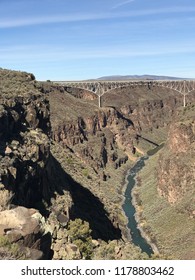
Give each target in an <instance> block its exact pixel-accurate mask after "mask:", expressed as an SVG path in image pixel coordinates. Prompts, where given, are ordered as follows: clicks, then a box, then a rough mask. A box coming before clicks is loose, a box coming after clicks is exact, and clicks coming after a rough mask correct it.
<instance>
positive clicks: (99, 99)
mask: <svg viewBox="0 0 195 280" xmlns="http://www.w3.org/2000/svg"><path fill="white" fill-rule="evenodd" d="M101 106H102V104H101V95H98V107H99V108H101Z"/></svg>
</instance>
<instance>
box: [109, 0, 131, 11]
mask: <svg viewBox="0 0 195 280" xmlns="http://www.w3.org/2000/svg"><path fill="white" fill-rule="evenodd" d="M134 1H135V0H126V1H123V2H120V3H118V4H116V5H115V6H113V7H112V9H117V8H119V7H122V6H125V5H127V4H129V3H131V2H134Z"/></svg>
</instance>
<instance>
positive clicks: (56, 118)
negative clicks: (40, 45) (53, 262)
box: [0, 69, 195, 259]
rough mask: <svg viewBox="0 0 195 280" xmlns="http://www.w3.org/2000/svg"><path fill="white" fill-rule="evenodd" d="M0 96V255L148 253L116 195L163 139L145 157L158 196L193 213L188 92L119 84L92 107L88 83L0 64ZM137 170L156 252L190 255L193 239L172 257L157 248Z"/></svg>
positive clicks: (194, 138) (193, 108)
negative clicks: (68, 83)
mask: <svg viewBox="0 0 195 280" xmlns="http://www.w3.org/2000/svg"><path fill="white" fill-rule="evenodd" d="M0 100H1V102H0V258H2V259H14V258H18V259H21V258H22V259H23V258H24V259H149V258H151V257H150V256H148V255H147V254H146V253H145V252H142V250H141V249H140V248H139V247H138V246H135V244H133V242H132V238H131V233H129V230H128V228H127V223H128V221H127V217H126V216H125V213H124V212H123V209H122V204H123V201H124V192H125V176H126V174H127V171H128V170H129V169H130V168H132V167H133V166H134V165H135V162H136V161H137V160H138V159H139V158H140V157H141V156H143V155H146V154H147V152H148V151H150V150H152V149H154V148H155V147H159V146H160V145H161V144H162V143H164V147H163V148H162V149H161V150H160V151H159V152H157V153H156V154H155V155H154V156H151V157H150V158H149V160H148V162H149V164H150V162H155V169H151V170H150V173H152V174H153V176H154V177H155V184H154V189H155V191H156V193H157V194H156V195H157V196H158V199H162V200H163V201H164V200H165V201H166V203H167V205H169V206H170V207H174V208H177V215H178V216H180V215H185V217H186V219H189V221H190V222H191V221H194V218H195V209H194V199H195V196H194V179H195V177H194V167H195V166H194V160H193V159H194V151H195V146H194V145H195V126H194V123H195V122H194V121H195V94H194V92H192V93H191V94H189V95H188V96H187V106H186V107H185V108H183V107H182V105H183V97H182V95H180V94H179V93H176V92H175V91H174V90H171V89H164V88H160V87H154V88H148V87H143V86H135V87H131V88H120V89H115V90H113V91H111V92H109V93H108V94H105V95H104V96H103V97H102V107H101V108H98V107H97V97H96V96H95V95H93V94H92V93H90V92H88V91H86V90H81V89H74V88H69V89H67V88H66V87H64V86H63V85H60V84H56V83H55V84H54V83H52V82H50V81H47V82H39V81H36V79H35V76H34V75H33V74H30V73H26V72H19V71H11V70H5V69H0ZM146 168H149V167H147V166H146ZM143 171H144V168H143ZM142 176H143V178H145V177H144V176H145V175H144V174H143V175H142V174H141V175H139V174H138V175H137V177H136V181H137V188H138V190H137V191H136V192H135V196H136V200H137V202H136V203H137V206H136V208H139V207H140V208H141V211H140V209H138V210H137V211H138V214H139V213H140V212H141V213H142V214H141V215H140V217H139V218H140V224H141V223H143V221H145V222H147V224H148V227H147V229H146V231H147V233H148V235H149V236H150V237H151V242H154V243H155V244H156V245H157V246H158V248H159V255H158V256H152V257H153V258H155V257H156V258H168V257H172V258H174V257H177V258H181V259H182V258H184V257H185V258H189V259H193V258H194V257H195V252H194V251H193V250H191V249H190V248H189V253H188V254H187V253H186V252H185V254H183V255H182V253H181V254H180V255H177V256H176V255H174V254H173V255H171V252H170V251H171V247H170V249H169V250H168V249H167V248H166V250H164V249H163V248H162V247H163V246H162V242H163V241H162V240H163V239H162V238H160V237H159V240H158V234H155V230H154V228H153V227H154V226H155V227H159V225H157V224H155V225H153V224H152V223H151V222H150V221H149V219H148V216H147V215H145V214H144V211H145V210H144V209H145V207H144V206H145V205H147V199H145V198H143V197H142V189H141V188H142V185H144V180H145V179H143V178H142ZM144 192H145V193H147V190H144ZM148 201H149V200H148ZM162 207H164V205H163V206H162ZM139 211H140V212H139ZM155 211H156V210H155ZM146 213H147V210H146ZM147 219H148V220H147ZM29 221H31V222H29ZM183 226H184V227H185V225H183ZM148 228H149V230H148ZM167 231H168V229H167ZM193 231H194V229H193V227H191V226H190V236H192V237H191V239H190V242H189V243H188V246H189V244H191V245H192V247H193V244H194V243H193V242H194V240H193ZM165 234H166V232H165ZM154 237H155V238H154ZM172 242H173V244H172V245H173V246H174V240H173V241H172ZM177 242H178V241H177ZM181 242H182V243H185V241H184V240H182V241H181ZM177 245H178V244H177ZM178 246H179V245H178ZM18 252H20V254H19V255H18Z"/></svg>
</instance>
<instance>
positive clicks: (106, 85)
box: [58, 80, 195, 107]
mask: <svg viewBox="0 0 195 280" xmlns="http://www.w3.org/2000/svg"><path fill="white" fill-rule="evenodd" d="M58 83H60V84H62V85H64V86H67V87H70V88H79V89H82V90H87V91H89V92H91V93H93V94H95V95H96V96H97V97H98V106H99V107H101V97H102V96H103V95H104V94H105V93H108V92H109V91H112V90H113V89H118V88H124V87H129V86H147V87H149V88H151V87H152V86H154V85H155V86H159V87H163V88H168V89H172V90H175V91H176V92H179V93H180V94H182V95H183V106H184V107H185V106H186V95H187V94H189V93H190V92H192V91H195V81H194V80H162V81H159V80H143V81H142V80H132V81H129V80H128V81H126V80H125V81H97V80H95V81H83V82H82V81H75V82H74V81H73V82H58Z"/></svg>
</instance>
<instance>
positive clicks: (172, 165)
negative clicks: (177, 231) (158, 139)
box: [157, 106, 195, 216]
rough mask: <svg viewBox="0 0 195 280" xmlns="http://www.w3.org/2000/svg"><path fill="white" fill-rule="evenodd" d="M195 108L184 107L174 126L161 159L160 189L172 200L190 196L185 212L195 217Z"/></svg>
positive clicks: (180, 199) (175, 201)
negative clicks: (194, 196) (194, 193)
mask: <svg viewBox="0 0 195 280" xmlns="http://www.w3.org/2000/svg"><path fill="white" fill-rule="evenodd" d="M194 115H195V110H194V107H193V106H192V107H188V108H185V109H183V114H182V121H181V114H180V115H179V116H177V118H176V120H175V121H174V123H173V124H172V125H171V126H170V130H169V133H168V139H167V143H166V146H165V147H164V150H163V152H162V154H161V156H160V158H159V164H158V169H157V170H158V183H159V184H158V190H159V193H160V195H162V196H164V197H166V198H167V200H168V201H169V202H170V203H171V204H174V203H177V202H179V201H182V200H184V199H185V197H186V196H189V200H188V205H186V206H185V208H186V209H185V211H188V212H189V215H191V216H195V211H194V210H195V209H194V208H193V207H194V206H193V204H194V198H193V192H194V182H195V173H194V168H195V163H194V158H195V119H194Z"/></svg>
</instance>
